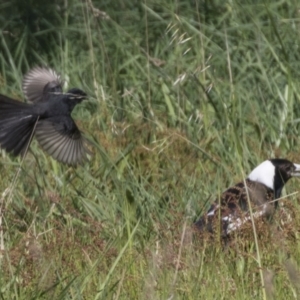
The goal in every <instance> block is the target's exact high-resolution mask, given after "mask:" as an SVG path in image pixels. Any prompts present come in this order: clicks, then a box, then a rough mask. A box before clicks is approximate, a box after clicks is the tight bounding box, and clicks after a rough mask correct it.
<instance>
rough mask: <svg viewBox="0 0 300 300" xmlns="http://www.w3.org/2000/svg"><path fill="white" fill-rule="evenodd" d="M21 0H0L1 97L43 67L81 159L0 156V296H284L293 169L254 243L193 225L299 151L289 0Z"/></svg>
mask: <svg viewBox="0 0 300 300" xmlns="http://www.w3.org/2000/svg"><path fill="white" fill-rule="evenodd" d="M23 2H24V3H25V1H16V0H14V1H3V3H1V4H0V11H1V15H0V25H1V27H0V28H1V31H0V93H2V94H6V95H8V96H10V97H14V98H16V99H20V100H21V99H23V95H22V88H21V83H22V77H23V75H24V73H25V72H26V71H28V70H29V69H30V68H31V67H33V66H36V65H47V66H50V67H52V68H54V69H56V70H57V71H58V72H60V73H61V74H62V75H63V77H64V78H65V79H66V85H68V87H74V86H76V87H78V88H80V89H82V90H84V91H85V92H87V93H88V95H89V100H88V101H86V102H83V103H82V104H81V105H79V106H78V107H76V109H75V111H74V113H73V116H74V118H75V119H76V121H77V124H78V125H79V126H80V128H82V129H83V131H84V133H85V134H86V136H87V138H88V139H89V140H90V142H91V150H92V152H93V155H92V156H91V157H90V160H89V161H88V162H86V163H85V164H83V165H82V166H78V167H76V168H73V167H68V166H64V165H62V164H59V163H57V162H56V161H54V160H53V159H51V158H50V157H49V156H47V155H46V154H45V153H44V152H43V151H42V150H41V149H40V147H39V146H38V144H37V142H36V141H34V142H33V143H32V145H31V150H30V152H29V153H28V154H27V156H26V157H25V159H24V160H23V161H22V160H21V159H20V158H14V157H11V156H10V155H8V154H7V153H5V152H4V151H2V152H1V156H0V172H1V181H0V195H2V197H1V201H2V205H3V207H4V211H3V215H2V226H1V227H0V229H1V230H0V237H1V238H2V240H0V243H1V247H2V249H3V250H2V252H1V253H2V254H1V257H0V295H1V297H0V298H1V299H26V300H27V299H170V300H171V299H239V300H240V299H298V298H299V297H300V296H299V295H300V272H299V267H298V266H299V265H300V236H299V233H300V232H299V228H300V217H299V209H300V207H299V205H300V201H299V200H300V196H299V194H297V193H294V192H298V191H299V186H300V182H299V181H297V179H293V180H291V181H290V182H289V183H288V184H287V186H286V189H285V192H284V195H285V196H284V199H283V200H281V201H280V204H281V205H282V207H281V208H280V210H279V211H278V212H277V213H276V215H275V217H274V220H273V222H272V224H269V223H268V224H261V225H259V226H258V227H257V228H256V229H257V234H256V236H257V243H255V239H254V233H253V231H251V230H249V232H245V234H244V235H243V236H239V237H236V240H235V242H234V243H232V245H231V247H228V248H226V249H225V250H224V249H223V248H222V245H220V243H219V242H216V243H215V244H211V243H209V242H208V241H206V240H203V239H201V238H199V236H197V235H195V234H194V232H193V230H192V224H193V222H194V221H195V220H196V219H197V218H198V217H199V216H200V215H201V213H202V212H203V210H205V209H206V208H207V206H208V205H209V202H210V201H212V200H213V199H214V198H215V197H217V196H218V195H219V194H220V193H221V192H222V191H223V190H224V189H225V188H226V187H228V186H229V185H231V184H234V183H236V182H238V181H240V180H241V179H242V178H243V177H245V176H246V175H247V174H248V173H249V172H250V171H251V169H252V168H253V167H254V166H256V165H257V164H258V163H260V162H262V161H264V160H265V159H267V158H270V157H282V158H288V159H290V160H292V161H294V162H295V163H300V151H299V148H300V139H299V133H298V131H299V129H300V127H299V126H300V124H299V121H300V105H299V104H300V85H299V79H300V4H299V3H298V1H296V0H282V1H275V0H270V1H264V2H262V1H236V0H233V1H221V0H211V1H204V0H201V1H168V0H165V1H155V0H145V1H129V0H128V1H126V0H124V1H90V0H87V1H85V2H84V1H76V0H74V1H64V2H63V1H52V3H50V2H49V3H46V2H47V1H44V2H45V3H42V2H41V3H40V4H36V5H35V6H33V5H32V4H28V3H27V5H28V6H27V7H26V6H24V4H21V3H23ZM19 169H20V170H21V171H20V172H19V173H18V170H19ZM291 194H292V195H291Z"/></svg>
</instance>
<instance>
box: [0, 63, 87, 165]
mask: <svg viewBox="0 0 300 300" xmlns="http://www.w3.org/2000/svg"><path fill="white" fill-rule="evenodd" d="M62 85H63V82H62V80H61V78H60V76H59V75H58V74H57V73H56V72H55V71H53V70H52V69H49V68H45V67H35V68H33V69H32V70H30V71H29V72H28V73H27V74H26V75H25V76H24V79H23V92H24V95H25V97H26V98H27V100H28V101H29V102H28V103H25V102H21V101H17V100H14V99H11V98H9V97H7V96H4V95H1V94H0V148H1V149H5V150H6V151H7V152H9V153H12V154H13V155H15V156H17V155H24V154H25V152H26V149H28V147H29V145H30V142H31V139H32V137H33V135H35V137H36V139H37V141H38V143H39V144H40V146H41V147H42V148H43V150H44V151H46V152H47V153H48V154H49V155H51V156H52V157H53V158H54V159H56V160H57V161H59V162H62V163H65V164H68V165H76V164H77V163H81V162H82V161H84V160H85V159H86V158H87V154H89V153H90V152H89V150H88V148H87V145H86V140H85V138H84V137H83V136H82V134H81V132H80V131H79V129H78V127H77V125H76V124H75V122H74V120H73V119H72V117H71V113H72V110H73V109H74V107H75V106H76V105H77V104H78V103H81V102H82V101H83V100H84V99H86V97H87V95H86V93H84V92H83V91H81V90H80V89H77V88H72V89H70V90H69V91H68V92H67V93H63V91H62Z"/></svg>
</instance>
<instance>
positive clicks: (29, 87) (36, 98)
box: [23, 67, 62, 102]
mask: <svg viewBox="0 0 300 300" xmlns="http://www.w3.org/2000/svg"><path fill="white" fill-rule="evenodd" d="M23 92H24V94H25V96H26V98H27V99H28V100H29V101H31V102H41V101H47V94H48V93H62V80H61V78H60V76H59V75H58V74H57V73H56V72H55V71H54V70H52V69H49V68H43V67H36V68H33V69H32V70H30V71H29V72H28V73H27V74H26V75H25V76H24V79H23Z"/></svg>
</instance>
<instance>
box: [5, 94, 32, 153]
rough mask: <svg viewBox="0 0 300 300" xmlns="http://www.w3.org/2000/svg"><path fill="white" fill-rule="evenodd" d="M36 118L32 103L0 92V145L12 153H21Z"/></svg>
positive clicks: (26, 143)
mask: <svg viewBox="0 0 300 300" xmlns="http://www.w3.org/2000/svg"><path fill="white" fill-rule="evenodd" d="M36 120H37V116H36V115H33V114H32V105H30V104H27V103H24V102H20V101H17V100H14V99H11V98H8V97H6V96H4V95H1V94H0V147H1V148H2V149H5V150H6V151H7V152H10V153H12V154H13V155H19V154H23V153H24V151H25V149H26V147H27V146H29V143H30V137H31V135H32V133H33V130H34V125H35V122H36Z"/></svg>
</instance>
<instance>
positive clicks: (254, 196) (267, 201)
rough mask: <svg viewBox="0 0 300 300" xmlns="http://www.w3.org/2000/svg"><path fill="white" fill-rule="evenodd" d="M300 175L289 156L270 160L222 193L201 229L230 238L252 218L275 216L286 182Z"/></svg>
mask: <svg viewBox="0 0 300 300" xmlns="http://www.w3.org/2000/svg"><path fill="white" fill-rule="evenodd" d="M299 176H300V165H299V164H294V163H292V162H291V161H289V160H287V159H280V158H275V159H269V160H266V161H264V162H263V163H261V164H260V165H258V166H257V167H256V168H255V169H254V170H253V171H252V172H251V173H250V174H249V176H248V177H247V178H246V179H245V181H242V182H240V183H238V184H236V185H234V186H232V187H230V188H228V189H227V190H226V191H225V192H223V193H222V194H221V195H220V198H219V199H217V200H216V201H215V202H213V203H212V205H211V206H210V208H209V210H208V211H207V213H206V214H205V215H203V216H202V217H201V218H200V219H199V220H198V221H197V222H196V223H195V226H196V228H197V229H199V230H200V231H206V232H210V233H216V232H217V231H219V232H220V235H221V236H222V237H223V238H226V237H227V236H229V235H230V233H232V232H233V231H236V230H238V229H240V228H241V227H242V226H243V225H244V224H245V223H247V222H249V221H250V220H251V215H250V210H249V203H250V204H251V210H252V217H253V218H254V219H256V218H259V217H263V216H264V217H267V218H268V217H271V216H272V215H273V213H274V211H275V209H276V208H277V207H278V201H276V199H278V198H280V197H281V192H282V189H283V187H284V185H285V184H286V183H287V181H288V180H289V179H290V178H292V177H299Z"/></svg>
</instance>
